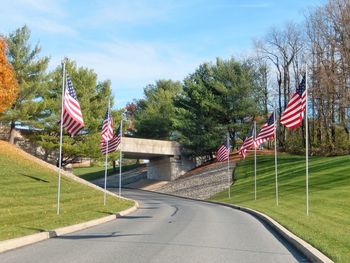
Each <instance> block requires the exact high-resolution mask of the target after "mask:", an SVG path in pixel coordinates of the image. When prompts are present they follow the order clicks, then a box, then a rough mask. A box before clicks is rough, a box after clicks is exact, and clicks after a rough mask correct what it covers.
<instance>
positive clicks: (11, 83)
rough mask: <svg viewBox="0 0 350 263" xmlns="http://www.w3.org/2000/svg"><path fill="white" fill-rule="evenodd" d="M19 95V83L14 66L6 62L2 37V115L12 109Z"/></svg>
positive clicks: (0, 86)
mask: <svg viewBox="0 0 350 263" xmlns="http://www.w3.org/2000/svg"><path fill="white" fill-rule="evenodd" d="M17 94H18V83H17V80H16V77H15V73H14V72H13V69H12V66H11V65H10V64H9V63H7V60H6V43H5V40H4V39H3V38H2V37H1V36H0V113H1V112H4V111H5V110H6V109H7V108H8V107H10V106H11V105H12V104H13V102H14V100H15V99H16V96H17Z"/></svg>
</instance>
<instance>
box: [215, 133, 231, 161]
mask: <svg viewBox="0 0 350 263" xmlns="http://www.w3.org/2000/svg"><path fill="white" fill-rule="evenodd" d="M229 154H230V145H229V140H228V139H227V138H226V139H225V142H224V143H223V144H221V145H220V147H219V149H218V151H217V152H216V159H217V160H218V161H219V162H224V161H227V160H228V157H229Z"/></svg>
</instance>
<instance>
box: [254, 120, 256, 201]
mask: <svg viewBox="0 0 350 263" xmlns="http://www.w3.org/2000/svg"><path fill="white" fill-rule="evenodd" d="M255 140H256V121H254V200H256V146H255Z"/></svg>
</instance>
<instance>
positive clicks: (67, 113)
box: [61, 74, 84, 136]
mask: <svg viewBox="0 0 350 263" xmlns="http://www.w3.org/2000/svg"><path fill="white" fill-rule="evenodd" d="M66 85H67V86H66V89H65V92H64V102H63V120H61V121H62V127H64V128H65V129H66V131H67V132H68V133H69V134H70V135H71V136H74V135H76V134H77V133H78V132H79V131H80V130H81V129H82V128H84V120H83V115H82V113H81V109H80V105H79V102H78V99H77V95H76V93H75V90H74V88H73V84H72V81H71V79H70V77H69V75H68V74H67V75H66Z"/></svg>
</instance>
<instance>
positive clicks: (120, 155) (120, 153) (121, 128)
mask: <svg viewBox="0 0 350 263" xmlns="http://www.w3.org/2000/svg"><path fill="white" fill-rule="evenodd" d="M119 132H120V151H119V196H121V194H122V155H123V152H122V136H123V115H122V119H121V120H120V131H119Z"/></svg>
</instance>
